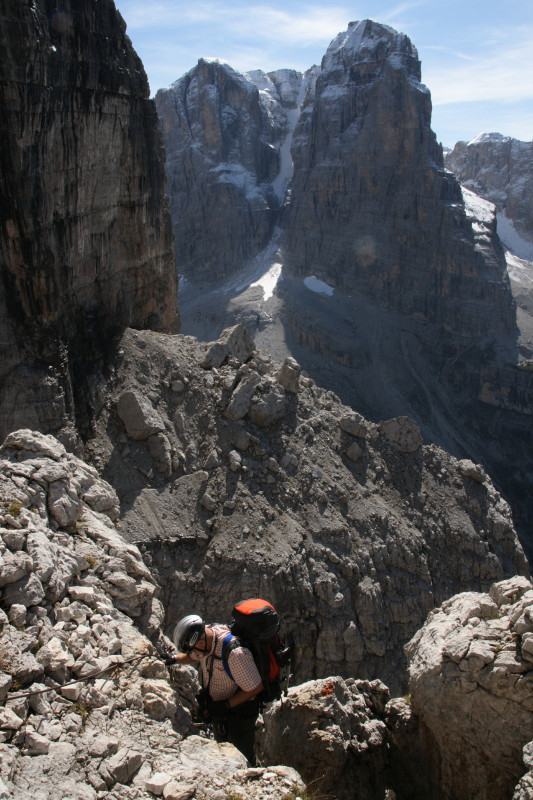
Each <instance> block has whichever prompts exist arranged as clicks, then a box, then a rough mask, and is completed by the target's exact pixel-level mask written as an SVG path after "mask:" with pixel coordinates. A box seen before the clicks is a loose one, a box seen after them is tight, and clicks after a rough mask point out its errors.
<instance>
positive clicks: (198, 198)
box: [156, 59, 286, 282]
mask: <svg viewBox="0 0 533 800" xmlns="http://www.w3.org/2000/svg"><path fill="white" fill-rule="evenodd" d="M156 104H157V110H158V114H159V118H160V121H161V129H162V131H163V137H164V142H165V147H166V151H167V172H168V192H169V195H170V199H171V200H170V205H171V212H172V219H173V224H174V230H175V234H176V257H177V262H178V267H179V270H180V272H182V273H183V274H184V275H186V276H190V277H192V279H193V280H197V281H199V282H201V281H202V280H203V279H204V278H206V277H207V278H209V279H210V280H213V279H217V278H221V277H224V276H226V275H228V274H231V273H235V272H237V271H238V269H239V267H242V264H243V263H244V261H245V260H246V259H248V258H250V257H251V256H253V255H255V254H256V253H257V252H258V251H259V250H262V249H263V248H264V247H265V245H266V244H267V242H268V241H269V239H270V236H271V234H272V230H273V227H274V222H275V219H276V210H277V206H278V205H279V204H278V203H277V200H276V197H275V194H274V191H273V189H272V185H271V182H272V180H273V179H274V177H275V176H276V175H277V172H278V156H277V153H276V150H275V149H274V147H273V141H275V140H276V139H277V138H279V135H280V133H281V132H282V130H283V125H284V124H286V121H285V120H284V119H283V116H280V115H279V114H278V115H277V117H274V115H273V114H272V113H269V110H268V109H267V108H266V107H265V104H264V103H263V102H262V100H261V96H260V93H259V91H258V89H257V87H256V86H255V84H254V83H253V82H252V81H251V80H248V79H247V78H246V77H245V76H243V75H240V74H239V73H238V72H236V71H235V70H233V69H232V68H231V67H230V66H229V65H228V64H223V63H220V62H217V61H206V60H204V59H200V61H199V62H198V65H197V66H196V67H195V68H194V69H192V70H191V71H190V72H188V73H187V74H186V75H184V76H183V77H182V78H181V79H180V80H178V81H176V83H174V84H173V85H172V87H171V88H170V89H161V90H160V91H159V92H158V93H157V95H156Z"/></svg>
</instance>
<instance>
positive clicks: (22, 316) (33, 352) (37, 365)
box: [0, 0, 178, 440]
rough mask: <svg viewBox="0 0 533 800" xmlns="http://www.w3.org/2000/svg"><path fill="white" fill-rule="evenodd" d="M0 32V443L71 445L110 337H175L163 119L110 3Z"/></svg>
mask: <svg viewBox="0 0 533 800" xmlns="http://www.w3.org/2000/svg"><path fill="white" fill-rule="evenodd" d="M0 29H1V36H0V38H1V41H2V58H1V62H2V68H1V72H0V107H1V111H0V132H1V136H2V151H1V156H0V158H1V166H0V195H1V197H2V200H1V204H0V228H1V230H0V253H1V258H2V275H1V287H0V311H1V313H0V326H1V328H0V362H1V365H2V366H1V370H0V381H1V382H2V391H1V405H2V410H3V414H2V415H1V417H0V434H2V436H3V435H5V433H6V432H7V431H9V430H11V429H13V427H19V426H20V425H21V424H22V425H26V426H27V425H28V424H32V426H33V425H35V427H38V428H40V429H41V430H44V431H55V432H58V431H60V430H61V429H63V438H64V440H67V439H68V438H69V436H70V438H71V439H73V440H75V433H74V432H73V431H71V432H70V433H69V432H68V428H69V425H70V427H72V421H73V418H74V405H77V411H78V413H79V414H80V416H81V417H83V415H84V414H86V412H87V407H90V406H91V403H94V402H95V399H96V398H95V397H94V392H91V390H90V389H89V388H88V378H87V373H88V372H90V371H91V367H92V366H94V362H98V361H99V360H100V359H102V354H103V351H104V350H105V348H106V347H107V346H109V342H106V336H107V335H108V334H109V331H110V330H113V329H116V328H117V327H121V326H122V327H123V326H126V325H132V326H134V327H145V326H148V327H152V328H154V329H159V330H167V331H170V330H177V326H178V316H177V307H176V295H177V284H176V274H175V260H174V254H173V241H172V229H171V223H170V217H169V214H168V209H167V201H166V198H165V194H164V192H165V174H164V162H163V153H162V148H161V142H160V135H159V131H158V127H157V116H156V112H155V106H154V104H153V102H152V101H150V100H149V92H148V83H147V80H146V75H145V73H144V69H143V67H142V64H141V62H140V60H139V58H138V57H137V55H136V54H135V52H134V51H133V49H132V46H131V42H130V40H129V38H128V37H127V36H126V33H125V24H124V21H123V20H122V18H121V17H120V15H119V14H118V13H117V12H116V10H115V6H114V4H113V2H112V0H101V1H100V2H98V3H94V2H89V0H83V2H76V3H74V2H68V0H67V2H65V3H62V4H61V9H57V10H54V11H52V12H50V13H49V8H48V4H47V3H45V2H44V0H38V2H35V3H33V4H32V5H31V7H30V6H28V5H27V4H25V3H20V2H18V0H12V2H8V3H7V4H4V8H3V11H2V17H1V19H0ZM28 372H29V376H28ZM91 395H92V396H91Z"/></svg>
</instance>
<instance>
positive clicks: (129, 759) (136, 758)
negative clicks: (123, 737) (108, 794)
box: [104, 747, 143, 784]
mask: <svg viewBox="0 0 533 800" xmlns="http://www.w3.org/2000/svg"><path fill="white" fill-rule="evenodd" d="M142 762H143V757H142V755H141V753H136V752H134V751H133V752H132V751H131V750H130V749H129V748H126V747H122V748H121V749H120V750H119V751H118V752H117V753H116V754H115V755H114V756H112V757H111V758H108V759H107V760H106V761H105V762H104V766H105V768H106V769H107V771H108V773H109V775H111V777H112V778H113V780H114V781H115V782H117V781H118V782H119V783H126V784H127V783H129V782H130V780H131V779H132V778H133V776H134V775H135V773H136V772H137V771H138V770H139V768H140V766H141V764H142Z"/></svg>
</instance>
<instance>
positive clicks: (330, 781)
mask: <svg viewBox="0 0 533 800" xmlns="http://www.w3.org/2000/svg"><path fill="white" fill-rule="evenodd" d="M361 684H362V686H363V687H364V688H367V689H368V690H369V691H367V693H365V692H363V691H361V689H360V688H358V682H357V681H353V680H351V681H349V685H348V683H346V682H345V681H344V680H343V679H342V678H338V677H332V678H324V679H321V680H315V681H308V682H307V683H304V684H301V685H300V686H296V687H294V688H292V689H290V690H289V693H288V696H287V697H286V698H283V701H281V702H280V701H277V702H275V703H273V704H272V706H271V707H270V709H269V711H267V712H266V714H265V726H264V728H263V729H262V730H261V734H260V737H259V747H260V752H261V757H262V759H265V760H266V762H267V763H277V762H281V763H283V764H286V765H288V766H291V767H293V768H294V769H296V770H297V771H298V772H299V773H300V774H301V776H302V778H303V779H304V781H305V782H306V783H307V784H308V785H312V786H313V789H314V791H317V792H319V793H320V794H323V795H331V796H333V797H336V798H339V800H359V799H361V800H362V798H364V799H365V800H369V798H376V799H377V798H378V797H383V796H384V794H385V789H386V788H387V780H386V759H387V746H388V745H387V742H388V734H387V729H386V726H385V724H384V723H383V722H382V721H381V720H379V719H378V718H377V714H376V709H375V708H374V707H373V699H372V690H371V689H370V685H369V684H366V683H365V682H361ZM375 684H376V686H375V687H374V689H376V688H377V684H379V681H376V682H375ZM380 687H382V688H383V690H384V691H385V694H386V695H387V694H388V690H387V688H386V687H385V686H384V685H383V684H380ZM302 742H305V747H302Z"/></svg>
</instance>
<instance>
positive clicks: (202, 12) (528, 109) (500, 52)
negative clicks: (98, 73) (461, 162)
mask: <svg viewBox="0 0 533 800" xmlns="http://www.w3.org/2000/svg"><path fill="white" fill-rule="evenodd" d="M115 4H116V6H117V8H118V9H119V11H120V12H121V14H122V16H123V17H124V19H125V21H126V24H127V27H128V34H129V36H130V38H131V40H132V42H133V46H134V47H135V49H136V51H137V53H138V54H139V56H140V57H141V58H142V60H143V63H144V66H145V69H146V72H147V75H148V79H149V81H150V89H151V92H152V94H155V92H156V91H157V90H158V89H160V88H162V87H165V86H168V85H170V84H171V83H172V82H173V81H175V80H177V79H178V78H179V77H181V75H183V74H184V73H185V72H187V71H188V70H189V69H191V68H192V67H194V65H195V64H196V62H197V61H198V58H200V57H216V58H221V59H223V60H225V61H227V62H228V63H229V64H231V66H232V67H234V68H235V69H238V70H240V71H241V72H245V71H246V70H250V69H257V68H260V69H263V70H265V71H266V72H268V71H270V70H273V69H279V68H280V67H291V68H293V69H299V70H305V69H307V68H308V67H310V66H311V65H312V64H319V63H320V60H321V58H322V56H323V54H324V52H325V50H326V48H327V46H328V44H329V43H330V41H331V40H332V39H333V37H334V36H335V35H336V34H337V33H339V32H340V31H342V30H345V29H346V27H347V25H348V22H350V21H351V20H359V19H366V18H368V17H370V18H372V19H375V20H377V21H378V22H383V23H385V24H387V25H390V26H392V27H393V28H395V29H396V30H399V31H402V32H403V33H406V34H407V35H408V36H409V37H410V39H411V41H412V42H413V44H414V45H415V47H416V48H417V50H418V54H419V57H420V60H421V62H422V80H423V82H424V83H425V84H426V85H427V86H428V87H429V89H430V90H431V97H432V101H433V125H432V127H433V130H434V131H435V133H436V134H437V138H438V140H439V141H441V142H442V143H443V144H445V145H448V146H453V145H454V144H455V142H456V141H458V140H459V139H464V140H466V141H469V140H470V139H473V138H474V137H475V136H477V134H478V133H481V132H483V131H487V132H492V131H498V132H499V133H503V134H505V135H506V136H514V137H516V138H518V139H522V140H531V139H532V138H533V2H532V0H405V2H402V1H401V0H398V2H394V0H391V1H390V2H387V0H372V2H367V0H361V2H358V1H357V0H355V1H354V2H351V3H348V2H346V3H345V2H342V1H341V2H332V3H324V2H322V3H317V2H312V0H310V2H301V0H275V2H269V3H263V2H261V1H260V0H257V1H256V0H250V2H242V0H235V1H234V2H223V1H222V0H189V2H187V3H183V2H180V1H179V0H148V1H147V0H115Z"/></svg>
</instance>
